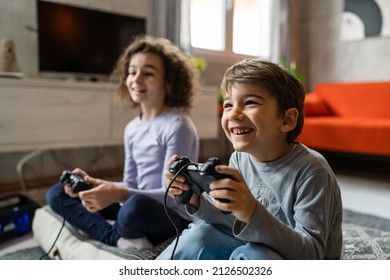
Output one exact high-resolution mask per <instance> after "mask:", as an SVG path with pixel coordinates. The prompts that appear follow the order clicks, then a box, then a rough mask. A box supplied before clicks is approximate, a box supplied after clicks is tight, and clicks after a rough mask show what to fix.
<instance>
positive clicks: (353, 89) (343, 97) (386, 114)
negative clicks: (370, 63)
mask: <svg viewBox="0 0 390 280" xmlns="http://www.w3.org/2000/svg"><path fill="white" fill-rule="evenodd" d="M314 91H315V92H316V93H317V94H319V95H320V97H321V98H322V99H323V100H324V101H325V102H326V104H327V105H328V106H329V107H330V109H331V110H332V112H333V113H334V114H335V115H337V116H342V117H363V118H390V110H389V108H390V82H371V83H334V84H332V83H329V84H318V85H316V86H315V87H314Z"/></svg>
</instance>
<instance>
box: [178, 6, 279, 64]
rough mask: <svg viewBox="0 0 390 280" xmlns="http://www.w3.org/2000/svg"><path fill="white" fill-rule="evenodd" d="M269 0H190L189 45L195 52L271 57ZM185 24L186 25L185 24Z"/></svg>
mask: <svg viewBox="0 0 390 280" xmlns="http://www.w3.org/2000/svg"><path fill="white" fill-rule="evenodd" d="M271 1H272V0H189V3H190V4H189V5H190V9H189V11H190V12H189V18H190V19H189V34H190V35H189V36H188V38H187V40H189V41H190V46H191V49H192V51H193V52H194V53H195V54H199V55H202V56H211V57H209V58H212V59H215V58H217V57H218V56H219V55H220V57H221V58H222V57H223V59H224V60H226V58H227V57H231V58H235V57H242V56H256V57H259V56H260V57H264V58H269V57H270V49H271V47H270V44H271V32H270V21H271ZM184 26H185V25H184Z"/></svg>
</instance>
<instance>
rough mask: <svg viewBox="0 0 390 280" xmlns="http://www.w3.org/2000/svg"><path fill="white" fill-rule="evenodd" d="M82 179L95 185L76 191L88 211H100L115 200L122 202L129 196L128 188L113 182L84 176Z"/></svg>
mask: <svg viewBox="0 0 390 280" xmlns="http://www.w3.org/2000/svg"><path fill="white" fill-rule="evenodd" d="M84 180H85V181H86V182H88V183H91V184H92V185H94V186H95V187H94V188H92V189H90V190H86V191H82V192H79V193H78V197H79V198H80V200H81V203H82V204H83V205H84V207H85V208H86V209H87V210H88V211H89V212H97V211H100V210H102V209H104V208H106V207H107V206H109V205H111V204H112V203H115V202H118V203H119V202H123V201H125V200H126V199H127V198H128V197H129V194H130V192H129V190H128V189H126V188H123V187H119V186H116V185H115V184H114V183H112V182H109V181H105V180H101V179H96V178H92V177H89V176H86V177H85V178H84Z"/></svg>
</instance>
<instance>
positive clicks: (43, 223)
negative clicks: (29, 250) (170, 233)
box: [32, 205, 172, 260]
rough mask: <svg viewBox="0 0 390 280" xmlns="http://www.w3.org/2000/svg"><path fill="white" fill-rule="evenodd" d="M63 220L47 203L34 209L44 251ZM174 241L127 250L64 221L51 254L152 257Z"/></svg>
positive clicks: (96, 257) (74, 257)
mask: <svg viewBox="0 0 390 280" xmlns="http://www.w3.org/2000/svg"><path fill="white" fill-rule="evenodd" d="M62 223H63V219H62V217H61V216H59V215H57V214H56V213H54V212H53V211H52V210H51V209H50V207H49V206H48V205H46V206H44V207H42V208H39V209H37V210H36V211H35V215H34V219H33V224H32V231H33V235H34V239H35V240H36V241H37V242H38V244H39V245H40V246H41V248H42V249H43V250H44V251H45V252H48V251H49V250H50V248H51V247H52V245H53V243H54V241H55V239H56V237H57V235H58V233H59V231H60V229H61V226H62ZM171 241H172V240H167V241H166V242H164V243H163V244H160V245H158V246H156V247H155V248H153V249H151V250H142V251H125V250H121V249H119V248H117V247H113V246H109V245H106V244H104V243H102V242H99V241H97V240H93V239H89V238H86V237H84V236H83V235H81V234H80V233H79V232H78V231H77V230H76V229H75V228H73V227H72V226H71V225H70V224H68V223H65V226H64V228H63V229H62V231H61V233H60V235H59V237H58V240H57V241H56V243H55V245H54V247H53V249H52V250H51V252H50V255H49V256H50V258H52V259H63V260H115V259H117V260H118V259H119V260H123V259H127V260H152V259H154V258H155V257H156V256H157V255H158V254H159V253H160V252H161V251H162V250H163V249H164V248H165V247H166V246H167V245H168V244H169V243H170V242H171Z"/></svg>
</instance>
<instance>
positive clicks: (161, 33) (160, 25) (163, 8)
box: [154, 0, 181, 46]
mask: <svg viewBox="0 0 390 280" xmlns="http://www.w3.org/2000/svg"><path fill="white" fill-rule="evenodd" d="M154 3H155V5H154V7H155V9H154V10H155V14H154V19H155V22H154V30H155V32H154V36H156V37H163V38H167V39H169V40H171V42H172V43H174V44H176V45H178V46H179V45H180V18H181V15H180V7H181V1H180V0H155V1H154Z"/></svg>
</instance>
